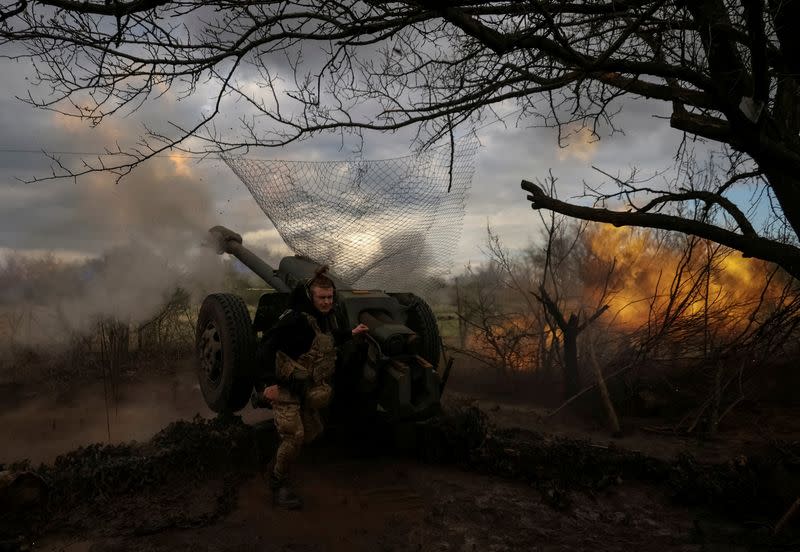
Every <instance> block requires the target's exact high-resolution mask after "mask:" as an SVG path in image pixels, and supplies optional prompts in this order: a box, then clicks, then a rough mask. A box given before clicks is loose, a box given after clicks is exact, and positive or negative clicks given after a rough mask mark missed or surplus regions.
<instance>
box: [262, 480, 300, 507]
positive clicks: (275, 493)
mask: <svg viewBox="0 0 800 552" xmlns="http://www.w3.org/2000/svg"><path fill="white" fill-rule="evenodd" d="M269 486H270V489H272V505H273V506H275V507H277V508H286V509H287V510H300V509H301V508H302V507H303V499H302V498H300V496H299V495H298V494H297V493H295V492H294V490H292V488H291V486H290V485H289V482H288V481H287V480H286V478H284V477H277V476H276V475H275V474H274V473H273V474H271V475H270V477H269Z"/></svg>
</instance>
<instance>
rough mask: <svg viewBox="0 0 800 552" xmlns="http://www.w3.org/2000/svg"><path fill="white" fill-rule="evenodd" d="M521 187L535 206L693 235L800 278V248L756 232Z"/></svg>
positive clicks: (531, 186) (529, 185)
mask: <svg viewBox="0 0 800 552" xmlns="http://www.w3.org/2000/svg"><path fill="white" fill-rule="evenodd" d="M521 186H522V189H523V190H525V191H526V192H528V193H529V194H530V195H529V196H527V199H528V200H529V201H530V202H531V207H532V208H533V209H550V210H552V211H555V212H557V213H561V214H563V215H567V216H569V217H575V218H579V219H583V220H591V221H594V222H604V223H608V224H613V225H614V226H641V227H645V228H660V229H662V230H672V231H676V232H682V233H684V234H690V235H692V236H697V237H699V238H703V239H707V240H711V241H714V242H717V243H719V244H722V245H724V246H727V247H730V248H732V249H736V250H738V251H741V252H742V254H743V255H744V256H745V257H755V258H757V259H762V260H765V261H769V262H772V263H776V264H778V265H780V266H782V267H783V268H784V269H785V270H786V271H787V272H789V273H790V274H791V275H792V276H794V277H795V278H798V279H800V249H798V248H797V247H795V246H793V245H789V244H786V243H780V242H776V241H774V240H770V239H766V238H762V237H759V236H757V235H742V234H737V233H735V232H731V231H730V230H726V229H724V228H720V227H718V226H714V225H712V224H707V223H704V222H700V221H696V220H691V219H686V218H682V217H678V216H673V215H665V214H661V213H639V212H630V211H626V212H622V211H609V210H608V209H600V208H596V207H584V206H580V205H573V204H570V203H566V202H563V201H560V200H558V199H555V198H552V197H550V196H548V195H546V194H545V193H544V191H543V190H542V189H541V188H540V187H539V186H537V185H536V184H534V183H532V182H528V181H527V180H523V181H522V185H521Z"/></svg>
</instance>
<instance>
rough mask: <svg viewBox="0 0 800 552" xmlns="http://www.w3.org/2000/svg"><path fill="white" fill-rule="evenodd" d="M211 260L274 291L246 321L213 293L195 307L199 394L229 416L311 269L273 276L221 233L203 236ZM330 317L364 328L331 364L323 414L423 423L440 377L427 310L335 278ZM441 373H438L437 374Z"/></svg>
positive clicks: (246, 394) (299, 264)
mask: <svg viewBox="0 0 800 552" xmlns="http://www.w3.org/2000/svg"><path fill="white" fill-rule="evenodd" d="M209 234H210V236H211V239H212V243H213V245H214V246H215V247H216V250H217V253H219V254H223V253H228V254H230V255H233V256H235V257H236V258H237V259H239V260H240V261H241V262H242V263H243V264H244V265H245V266H247V267H248V268H250V269H251V270H252V271H253V272H254V273H255V274H257V275H258V276H259V277H261V278H262V279H263V280H264V281H265V282H266V283H267V284H268V285H269V286H270V287H271V288H272V289H273V290H274V291H273V292H270V293H264V294H263V295H262V296H261V298H260V300H259V302H258V307H257V309H256V311H255V315H254V317H253V318H252V319H251V317H250V312H249V310H248V308H247V305H246V304H245V302H244V300H243V299H242V298H241V297H239V296H237V295H234V294H230V293H214V294H211V295H209V296H207V297H206V298H205V300H204V301H203V304H202V306H201V308H200V313H199V316H198V320H197V330H196V351H197V361H198V377H199V382H200V389H201V390H202V393H203V397H204V399H205V401H206V404H207V405H208V406H209V408H211V409H212V410H214V411H215V412H220V413H222V412H237V411H239V410H241V409H242V408H244V407H245V405H246V404H247V403H248V401H249V399H250V397H251V394H252V392H253V389H254V382H255V377H256V375H257V373H258V372H257V371H258V370H260V369H263V366H264V358H263V352H264V343H265V340H266V339H267V336H268V334H269V330H270V328H272V327H273V325H274V324H275V323H276V322H277V320H278V318H279V316H280V315H281V314H282V313H283V312H284V311H285V310H286V309H287V308H288V306H289V299H290V293H291V291H292V289H293V288H294V287H295V286H297V285H298V284H299V283H302V282H305V281H306V280H307V279H308V278H309V277H310V276H312V275H313V273H314V270H315V269H316V268H317V265H316V264H315V263H314V262H313V261H311V260H309V259H307V258H303V257H298V256H292V257H284V258H283V259H282V260H281V262H280V264H279V267H278V269H277V270H275V269H273V268H272V267H271V266H269V265H268V264H267V263H266V262H264V261H263V260H262V259H261V258H259V257H258V256H257V255H255V254H254V253H253V252H252V251H250V250H248V249H247V248H246V247H245V246H244V245H243V243H242V237H241V236H240V235H239V234H237V233H235V232H233V231H231V230H229V229H227V228H224V227H222V226H215V227H214V228H211V229H210V230H209ZM329 276H331V279H332V280H333V281H334V284H335V285H336V299H335V306H334V315H335V316H336V320H337V323H338V324H339V325H340V327H348V328H352V327H355V326H356V325H357V324H359V323H364V324H366V325H367V326H369V328H370V331H369V333H368V334H366V337H365V339H363V340H361V339H356V340H353V341H350V342H347V343H345V344H344V345H343V346H342V347H341V348H340V351H339V355H338V357H337V369H336V374H335V378H334V381H333V389H334V398H333V401H332V403H331V406H330V413H331V415H332V416H334V417H336V418H346V417H348V416H358V417H362V416H371V415H378V416H381V417H384V418H387V419H389V420H413V419H424V418H427V417H429V416H431V415H433V414H435V413H436V412H438V410H439V404H440V402H439V401H440V397H441V393H442V388H443V384H444V383H445V382H446V380H447V374H446V373H444V374H442V375H441V376H440V373H439V371H438V370H437V368H438V366H439V365H440V357H441V339H440V336H439V329H438V326H437V324H436V317H435V315H434V313H433V311H432V310H431V308H430V307H429V306H428V304H427V303H426V302H425V301H424V300H422V299H421V298H420V297H418V296H416V295H414V294H412V293H387V292H384V291H381V290H360V289H353V288H352V287H351V286H348V285H347V284H346V283H344V282H342V281H341V280H340V279H339V278H338V277H337V276H336V275H335V274H329ZM445 372H446V370H445Z"/></svg>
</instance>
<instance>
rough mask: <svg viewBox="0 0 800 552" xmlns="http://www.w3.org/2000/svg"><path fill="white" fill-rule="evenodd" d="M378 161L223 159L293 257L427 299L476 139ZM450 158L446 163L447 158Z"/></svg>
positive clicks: (445, 259)
mask: <svg viewBox="0 0 800 552" xmlns="http://www.w3.org/2000/svg"><path fill="white" fill-rule="evenodd" d="M454 145H455V147H454V148H453V150H452V157H451V147H450V146H449V145H447V146H443V147H438V148H432V149H429V150H427V151H424V152H421V153H418V154H414V155H410V156H407V157H401V158H397V159H384V160H379V161H365V160H361V159H358V160H347V161H325V162H313V161H272V160H254V159H247V158H245V157H242V156H239V157H228V158H225V162H226V163H227V164H228V166H229V167H230V168H231V169H232V170H233V172H234V173H236V175H237V176H238V177H239V178H240V179H241V180H242V182H244V184H245V185H246V186H247V188H248V189H249V190H250V193H252V194H253V197H254V198H255V200H256V202H258V205H259V207H261V209H262V210H263V211H264V213H266V215H267V217H269V219H270V220H271V221H272V223H273V224H274V225H275V228H276V229H277V230H278V232H279V233H280V235H281V237H282V238H283V240H284V241H285V242H286V244H287V245H288V247H289V248H290V249H291V250H292V251H293V252H294V253H295V254H297V255H302V256H305V257H308V258H310V259H312V260H314V261H316V262H318V263H326V264H328V265H330V267H331V269H332V270H333V271H334V272H335V273H336V274H338V275H339V277H340V278H342V280H344V281H345V282H347V283H348V284H350V285H352V286H354V287H359V288H366V289H383V290H386V291H413V292H416V293H420V294H422V295H428V294H429V293H430V292H431V291H432V290H433V289H435V287H436V286H437V284H438V282H439V281H441V279H442V278H444V277H446V276H447V274H449V272H450V268H451V263H452V260H453V254H454V253H455V251H456V248H457V245H458V240H459V237H460V234H461V227H462V222H463V219H464V209H465V206H466V201H467V196H468V192H469V187H470V184H471V182H472V175H473V173H474V171H475V164H474V160H475V153H476V152H477V148H478V140H477V138H475V137H474V136H468V137H465V138H462V139H460V140H457V141H456V142H455V144H454ZM451 160H452V162H451Z"/></svg>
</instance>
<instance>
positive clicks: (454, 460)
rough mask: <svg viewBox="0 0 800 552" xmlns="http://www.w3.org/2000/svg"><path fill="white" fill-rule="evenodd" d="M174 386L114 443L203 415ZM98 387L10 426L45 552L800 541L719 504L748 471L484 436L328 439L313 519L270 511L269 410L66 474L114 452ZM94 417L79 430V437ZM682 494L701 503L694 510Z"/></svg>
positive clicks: (33, 406) (583, 445) (309, 490)
mask: <svg viewBox="0 0 800 552" xmlns="http://www.w3.org/2000/svg"><path fill="white" fill-rule="evenodd" d="M164 379H165V376H164V375H163V374H162V375H158V377H156V378H154V380H153V381H149V380H148V381H141V380H138V379H136V380H132V381H131V382H128V384H127V385H126V386H123V388H122V395H121V399H120V404H119V410H118V411H112V413H111V417H110V421H111V430H112V435H113V436H115V437H116V439H114V440H115V441H117V442H124V441H127V440H129V439H131V438H133V437H136V438H137V439H139V440H140V441H145V440H146V438H147V436H148V435H152V434H153V433H155V432H156V431H157V430H158V429H159V428H160V427H163V425H165V424H166V423H167V422H168V421H170V419H175V418H184V419H189V418H191V417H192V415H193V414H194V412H196V410H195V408H198V409H199V408H202V404H201V403H200V402H199V401H200V399H199V394H198V393H197V391H196V389H194V388H193V384H192V381H191V374H181V373H179V374H172V375H167V376H166V379H167V381H166V382H165V381H164ZM87 389H89V390H93V391H94V392H93V393H89V396H87V397H76V396H75V395H67V397H66V398H65V396H64V394H61V395H59V396H58V398H57V400H55V401H50V400H49V396H48V395H47V394H46V393H42V392H39V393H36V394H33V395H31V396H28V397H26V398H23V400H21V401H19V402H18V405H17V409H16V410H14V411H7V412H4V413H2V416H0V417H2V422H3V423H5V424H6V427H7V428H10V429H12V430H13V432H12V433H11V434H10V435H11V438H12V441H11V444H12V445H13V447H14V448H12V449H9V448H7V447H6V448H4V450H5V451H6V453H5V457H4V458H2V459H0V461H6V462H8V461H10V460H13V459H14V458H10V457H9V452H8V451H9V450H15V451H16V454H15V456H16V458H17V459H20V458H22V457H24V456H28V457H30V458H33V459H34V460H45V461H46V462H48V464H49V465H48V466H45V467H44V471H43V472H42V473H44V474H45V476H46V477H48V479H49V480H50V481H51V482H52V483H53V487H54V488H53V494H54V496H52V497H51V511H50V512H49V514H48V515H49V517H48V518H47V519H46V521H45V523H44V524H41V525H39V526H38V527H37V528H36V530H35V533H36V535H37V541H36V544H35V546H34V548H35V549H37V550H47V551H56V550H69V551H82V550H93V551H104V550H121V551H138V550H198V549H200V550H212V551H226V550H230V551H233V550H237V551H238V550H287V551H288V550H368V551H372V550H398V551H405V550H431V551H444V550H487V551H488V550H624V551H625V552H630V551H633V550H764V549H767V548H770V549H775V550H792V549H797V548H792V547H793V546H796V545H797V544H798V542H800V541H798V540H797V539H796V538H795V537H794V536H793V535H794V534H795V533H796V528H795V530H792V531H787V532H786V534H785V535H784V536H783V537H782V538H781V539H778V540H775V539H771V538H770V537H769V534H768V527H767V524H766V522H765V520H766V521H769V520H772V521H774V520H775V519H777V517H776V514H775V512H773V511H770V512H766V513H765V515H764V516H761V517H759V518H758V519H757V520H753V519H751V521H757V523H749V524H747V523H744V524H743V521H746V519H744V518H741V517H739V518H737V521H732V518H730V517H725V516H724V515H722V514H721V513H720V511H721V509H720V508H718V507H716V506H719V504H715V503H714V502H713V501H714V500H717V498H714V497H718V498H719V500H722V501H730V502H732V503H733V504H734V505H735V504H736V503H738V502H743V503H744V506H747V505H748V504H747V502H748V501H747V500H740V498H739V497H740V496H750V495H747V494H746V493H747V491H748V487H747V485H748V484H749V482H750V481H751V480H750V479H747V478H748V477H751V478H752V481H760V479H759V477H760V475H759V473H760V472H757V471H754V470H755V468H754V469H753V470H751V469H750V467H749V466H747V465H745V466H741V467H738V466H728V465H723V466H721V467H720V468H719V469H716V468H714V469H711V470H707V469H706V468H704V467H703V466H698V465H695V464H692V463H688V464H686V463H684V464H680V465H678V466H677V468H676V467H675V466H673V465H671V464H668V463H666V462H664V461H662V460H655V459H654V460H652V462H651V460H650V459H649V457H647V456H642V455H635V454H634V455H630V454H628V453H626V452H625V451H624V450H621V449H620V450H615V448H614V447H612V448H611V449H605V448H604V447H603V446H597V444H592V443H591V442H588V441H570V440H563V441H562V440H559V438H556V439H551V438H549V437H542V436H541V435H540V434H536V433H533V432H530V431H525V430H508V431H506V433H504V434H502V435H500V434H498V436H496V437H493V438H492V439H490V440H489V441H487V442H486V443H484V444H479V443H478V442H477V441H476V440H475V439H479V440H480V439H483V437H482V436H481V435H477V434H476V433H475V431H473V429H474V428H472V427H471V426H469V424H466V425H462V426H458V425H457V424H456V425H455V426H450V427H444V428H440V429H438V430H437V431H439V432H438V433H437V432H436V431H434V432H432V433H430V434H428V441H427V442H424V443H423V444H422V445H421V446H422V447H423V449H424V450H422V451H421V452H422V454H419V452H420V451H417V453H415V454H412V455H409V454H405V455H400V454H397V453H394V452H392V451H387V450H383V452H379V451H378V447H374V446H371V445H370V444H368V443H366V444H365V443H362V444H361V445H357V446H353V443H352V442H350V441H348V440H347V439H342V438H340V436H337V435H336V433H335V432H331V434H330V435H329V436H328V438H327V439H326V440H324V441H323V442H321V443H319V444H317V445H314V446H312V447H311V448H309V449H308V450H306V451H305V452H304V455H303V457H302V462H301V465H300V466H299V469H298V474H297V480H298V486H299V489H300V491H301V492H302V494H303V496H304V497H305V498H306V508H305V509H304V510H303V511H302V512H284V511H280V510H275V509H273V508H272V507H271V505H270V497H269V492H268V489H267V486H266V484H265V483H264V481H263V479H262V476H261V475H260V473H261V470H263V465H264V463H265V462H266V460H267V459H268V456H269V455H270V454H271V452H270V450H271V447H272V446H274V439H275V436H274V432H273V431H272V428H271V424H270V423H269V421H268V420H267V421H263V420H264V419H265V418H268V413H266V412H263V411H261V412H253V411H247V415H246V417H245V421H246V422H248V423H246V424H241V423H238V422H236V423H234V424H233V425H231V426H225V425H224V424H223V425H222V426H218V425H216V424H217V422H208V421H205V420H203V419H202V418H198V419H196V421H195V422H191V423H189V422H185V423H181V424H173V425H172V426H170V427H169V428H167V429H166V430H165V431H163V432H161V433H159V435H157V436H156V437H155V438H154V440H152V441H150V442H149V443H144V444H142V445H114V446H96V447H90V448H88V449H81V450H78V451H76V452H73V453H71V454H70V455H67V456H64V457H62V458H61V459H60V460H59V461H58V462H57V463H56V464H55V465H53V464H52V461H53V456H55V454H58V453H63V452H66V450H67V449H66V448H65V447H69V448H74V447H75V446H77V445H79V444H87V443H88V442H92V441H94V440H102V439H103V437H104V434H105V433H106V432H107V430H108V428H107V426H106V419H105V416H104V415H102V416H100V415H99V414H100V413H103V412H104V402H103V399H102V395H99V393H98V391H99V389H98V387H97V386H96V385H95V386H94V387H91V386H89V387H88V388H87ZM496 407H497V405H494V406H492V407H490V408H489V410H490V414H493V415H494V416H495V418H496V419H497V420H498V421H502V422H503V425H505V426H506V427H509V420H510V421H513V419H515V418H514V416H515V414H514V412H515V411H514V409H513V408H510V407H507V406H505V405H504V406H502V407H501V408H500V409H499V410H498V409H497V408H496ZM491 410H494V412H491ZM81 419H83V420H84V423H83V425H81V424H80V423H76V422H80V420H81ZM53 420H55V422H53ZM473 421H474V420H473ZM15 423H16V425H14V424H15ZM54 423H55V426H53V424H54ZM253 424H254V425H253ZM511 425H513V424H511ZM126 428H128V430H132V431H136V432H137V433H136V434H135V435H130V434H126V433H125V431H126ZM454 428H455V429H454ZM8 435H9V433H6V436H8ZM48 435H49V436H52V437H53V438H52V439H50V438H48ZM451 436H454V438H452V439H451V438H450V437H451ZM467 468H468V469H467ZM629 473H633V474H635V476H631V477H629V476H628V474H629ZM619 474H623V475H624V477H620V475H619ZM739 481H741V482H743V485H742V486H743V489H739V488H738V487H736V483H737V482H739ZM783 481H785V480H781V483H782V482H783ZM731 483H733V486H732V487H731ZM784 487H785V485H784ZM778 488H779V490H780V488H782V487H781V486H780V485H779V486H778ZM676 489H677V490H680V491H682V492H684V495H683V496H682V497H681V496H678V495H679V494H680V493H676ZM686 489H689V490H693V489H694V490H698V492H699V495H698V496H685V491H686ZM720 490H721V491H722V492H718V491H720ZM786 490H787V492H789V493H790V494H791V493H793V492H794V491H793V490H791V489H788V488H787V489H786ZM767 491H769V492H770V493H771V494H769V495H768V496H767V498H766V500H767V502H766V503H767V504H769V505H770V506H771V507H772V508H773V510H775V511H777V512H778V514H780V513H781V512H782V511H784V510H785V507H783V506H782V503H781V502H779V500H784V498H785V497H783V496H780V495H776V494H775V492H774V490H770V489H767ZM742 492H744V493H745V494H741V493H742ZM765 492H766V491H765ZM704 493H705V494H704ZM714 493H717V494H714ZM725 493H727V494H725ZM737 493H739V494H737ZM690 494H691V493H690ZM762 494H763V493H762ZM754 496H755V495H754ZM758 496H761V495H758ZM708 497H711V498H710V499H709V500H711V502H708V501H707V502H708V504H706V503H704V502H703V500H704V499H708ZM776 497H777V498H776ZM703 504H706V505H705V506H704V505H703ZM753 504H755V503H753ZM708 506H715V507H708ZM744 512H745V513H747V510H746V509H745V510H744Z"/></svg>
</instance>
